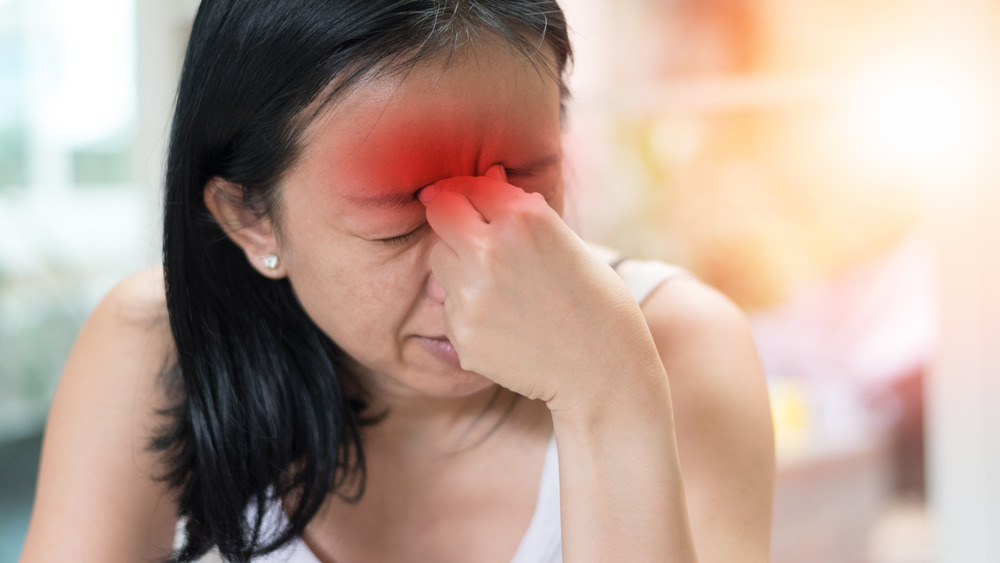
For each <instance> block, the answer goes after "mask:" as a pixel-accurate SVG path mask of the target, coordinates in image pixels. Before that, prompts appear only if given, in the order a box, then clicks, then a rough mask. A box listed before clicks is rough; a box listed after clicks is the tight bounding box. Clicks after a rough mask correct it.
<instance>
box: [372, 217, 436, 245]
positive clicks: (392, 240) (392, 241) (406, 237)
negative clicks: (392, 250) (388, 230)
mask: <svg viewBox="0 0 1000 563" xmlns="http://www.w3.org/2000/svg"><path fill="white" fill-rule="evenodd" d="M426 224H427V223H422V224H421V225H420V226H419V227H417V228H416V229H413V230H412V231H410V232H408V233H405V234H402V235H399V236H395V237H389V238H381V239H377V240H378V241H379V242H381V243H382V244H384V245H386V246H402V245H404V244H406V243H407V242H409V241H410V239H412V238H413V237H414V236H416V234H417V233H418V232H419V231H420V229H422V228H423V227H424V225H426Z"/></svg>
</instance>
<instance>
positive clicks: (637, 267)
mask: <svg viewBox="0 0 1000 563" xmlns="http://www.w3.org/2000/svg"><path fill="white" fill-rule="evenodd" d="M594 251H595V252H596V253H597V254H598V255H599V256H601V257H602V258H603V259H604V260H605V261H606V262H607V263H609V264H611V265H613V266H614V267H615V270H616V271H617V272H618V274H619V275H620V276H621V277H622V279H623V280H624V281H625V285H627V286H628V288H629V290H630V291H631V292H632V295H633V296H634V297H635V300H636V301H637V302H639V303H642V302H643V301H645V300H646V298H647V297H649V295H650V294H651V293H653V290H655V289H656V288H657V287H659V286H660V284H662V283H663V282H664V281H666V280H667V279H669V278H672V277H675V276H678V275H684V274H686V273H687V271H686V270H684V269H682V268H679V267H677V266H672V265H670V264H665V263H663V262H658V261H655V260H621V259H620V258H619V256H618V255H617V254H616V253H614V252H613V251H609V250H607V249H604V248H601V247H594ZM269 512H270V511H269ZM273 513H275V514H280V515H282V517H283V515H284V512H282V511H281V510H276V511H273ZM283 524H284V523H283V522H275V525H276V527H275V528H273V529H278V528H279V527H281V526H282V525H283ZM178 530H181V531H183V528H181V527H178ZM175 543H176V542H175ZM200 561H201V562H202V563H216V562H222V559H221V558H220V557H219V555H218V552H217V551H216V550H212V551H211V552H209V553H208V554H207V555H205V556H204V557H202V558H201V559H200ZM254 561H255V562H256V563H320V561H319V559H317V558H316V556H315V555H314V554H313V553H312V551H310V550H309V546H307V545H306V543H305V542H304V541H302V540H301V539H299V540H296V541H294V542H292V543H290V544H288V545H286V546H285V547H284V548H282V549H279V550H278V551H276V552H274V553H271V554H268V555H266V556H262V557H258V558H256V559H254ZM511 563H562V531H561V528H560V518H559V459H558V456H557V455H556V440H555V436H553V437H552V439H551V440H549V446H548V449H547V450H546V452H545V462H544V464H543V465H542V478H541V482H540V483H539V484H538V500H537V501H536V503H535V513H534V515H533V516H532V517H531V523H530V524H528V530H527V531H526V532H525V533H524V536H523V537H522V538H521V543H520V545H519V546H518V548H517V551H516V552H515V553H514V558H513V559H511Z"/></svg>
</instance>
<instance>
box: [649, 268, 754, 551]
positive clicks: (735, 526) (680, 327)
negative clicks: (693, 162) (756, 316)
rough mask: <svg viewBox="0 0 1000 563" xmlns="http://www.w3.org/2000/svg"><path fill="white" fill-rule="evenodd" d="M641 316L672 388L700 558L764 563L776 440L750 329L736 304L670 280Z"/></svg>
mask: <svg viewBox="0 0 1000 563" xmlns="http://www.w3.org/2000/svg"><path fill="white" fill-rule="evenodd" d="M642 309H643V313H644V314H645V315H646V320H647V323H648V325H649V327H650V332H651V333H652V335H653V339H654V341H655V342H656V345H657V349H658V350H659V352H660V357H661V359H662V361H663V365H664V367H665V368H666V371H667V377H668V379H669V382H670V397H671V403H672V408H673V413H674V419H675V428H676V434H677V447H678V453H679V455H680V460H681V469H682V471H683V477H684V489H685V494H686V496H687V500H688V509H689V514H690V517H691V525H692V531H693V533H694V534H695V540H696V543H697V545H698V546H699V559H700V560H701V561H717V560H718V561H722V560H727V557H728V556H731V554H732V553H743V554H745V555H746V556H747V557H746V559H745V560H746V561H766V560H767V559H768V553H769V541H770V521H771V503H772V496H773V488H774V441H773V433H772V426H771V416H770V406H769V402H768V396H767V386H766V382H765V378H764V374H763V371H762V368H761V366H760V362H759V360H758V357H757V352H756V348H755V346H754V342H753V337H752V334H751V332H750V327H749V323H748V322H747V320H746V318H745V316H744V315H743V313H742V312H741V311H740V309H739V308H738V307H737V306H736V305H735V304H734V303H732V302H731V301H730V300H729V299H728V298H726V297H725V296H724V295H722V294H721V293H720V292H718V291H717V290H715V289H713V288H711V287H709V286H707V285H705V284H704V283H702V282H700V281H698V280H697V279H695V278H693V277H687V276H684V277H677V278H672V279H670V280H669V281H667V282H665V283H664V284H663V285H661V286H660V287H659V288H658V289H657V290H656V291H655V292H654V293H653V294H652V295H651V296H650V297H649V298H648V299H647V300H646V301H645V302H644V303H643V307H642ZM727 554H728V555H727Z"/></svg>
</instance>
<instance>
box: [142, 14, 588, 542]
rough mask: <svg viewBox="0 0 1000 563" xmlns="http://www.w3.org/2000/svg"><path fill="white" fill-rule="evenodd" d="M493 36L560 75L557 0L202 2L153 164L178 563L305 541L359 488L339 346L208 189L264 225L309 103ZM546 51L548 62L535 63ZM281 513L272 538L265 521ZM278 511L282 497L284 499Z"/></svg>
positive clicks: (354, 422) (565, 43) (159, 441)
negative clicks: (318, 519) (227, 220)
mask: <svg viewBox="0 0 1000 563" xmlns="http://www.w3.org/2000/svg"><path fill="white" fill-rule="evenodd" d="M484 36H492V37H494V38H497V39H500V40H501V41H502V43H503V44H505V45H508V46H510V47H513V48H515V49H517V50H518V51H519V52H520V53H522V54H523V55H524V56H527V57H529V58H531V59H532V60H533V61H534V62H535V63H536V66H539V67H541V66H545V67H546V68H549V66H550V65H553V63H554V65H553V68H551V69H550V70H551V71H553V72H554V73H555V78H556V79H557V80H558V81H559V84H560V88H561V91H562V92H563V94H564V95H565V88H564V86H563V84H564V83H563V80H562V75H563V73H564V71H565V68H566V65H567V63H568V61H569V59H570V58H571V49H570V43H569V38H568V32H567V26H566V21H565V18H564V16H563V14H562V11H561V10H560V8H559V6H558V5H557V4H556V2H555V0H203V2H202V3H201V5H200V6H199V9H198V12H197V15H196V17H195V20H194V25H193V29H192V32H191V38H190V41H189V44H188V48H187V53H186V56H185V59H184V66H183V70H182V73H181V80H180V85H179V87H178V92H177V102H176V109H175V113H174V120H173V125H172V130H171V133H170V148H169V154H168V158H167V171H166V190H165V216H164V239H163V264H164V277H165V284H166V292H167V309H168V313H169V319H170V328H171V332H172V334H173V338H174V342H175V345H176V350H177V360H176V364H175V365H173V366H171V368H170V369H169V370H166V371H165V381H166V383H167V384H168V385H169V386H170V387H169V388H170V389H171V393H172V397H173V398H174V399H175V403H174V405H175V406H174V407H172V408H171V409H170V410H168V411H166V412H165V414H166V415H167V417H166V421H167V422H166V423H165V424H164V426H163V427H162V428H161V429H160V431H159V432H158V433H157V435H156V437H155V438H154V440H153V442H152V445H151V447H152V448H153V449H154V450H155V451H159V452H161V454H162V455H163V459H164V464H165V465H164V467H165V471H164V474H163V475H162V476H160V477H161V478H162V479H164V480H165V481H166V482H168V483H169V484H170V486H171V487H173V488H174V489H176V490H177V491H178V494H179V512H180V514H179V515H180V516H181V517H183V518H184V519H185V532H186V533H185V538H186V539H185V543H184V544H183V545H182V546H180V547H179V549H178V550H177V551H176V552H174V553H173V555H172V557H173V558H174V559H175V560H179V561H190V560H193V559H197V558H198V557H200V556H201V555H203V554H204V553H206V552H207V551H208V550H209V549H211V548H212V547H213V546H218V548H219V551H220V553H221V555H222V556H223V557H224V558H226V559H227V560H231V561H249V560H250V559H251V558H252V557H254V556H257V555H261V554H265V553H268V552H271V551H274V550H275V549H278V548H280V547H281V546H283V545H284V544H286V543H287V542H289V541H291V540H292V539H293V538H295V537H296V536H299V535H301V534H302V532H303V530H304V529H305V526H306V524H308V522H309V521H310V520H311V519H312V518H313V516H314V515H315V514H316V512H317V511H318V510H319V508H320V506H321V505H322V504H323V502H324V501H325V500H326V499H327V498H328V497H329V495H330V494H336V495H339V496H340V497H342V498H344V499H346V500H349V501H356V500H358V499H360V497H361V494H362V493H363V490H364V479H365V456H364V451H363V448H362V443H361V428H362V426H363V425H364V424H366V422H370V421H366V420H365V419H364V418H363V413H364V411H365V408H366V401H365V398H364V396H363V395H362V394H361V393H360V392H359V390H358V385H357V383H356V382H355V381H354V380H353V378H352V376H351V374H350V373H348V371H347V370H346V369H345V367H344V363H343V362H342V357H343V352H342V351H341V350H340V349H339V348H338V347H337V345H336V344H335V343H334V342H332V341H331V340H330V339H329V337H327V336H326V334H325V333H323V332H322V331H321V330H320V329H319V328H318V327H317V326H316V325H315V324H314V323H313V322H312V320H311V319H310V318H309V317H308V315H307V314H306V313H305V311H304V310H303V309H302V307H301V305H300V304H299V302H298V299H297V298H296V296H295V293H294V291H293V290H292V287H291V285H290V284H289V283H288V282H287V280H278V281H275V280H270V279H268V278H265V277H264V276H261V275H260V274H258V273H257V272H256V271H255V270H254V269H253V268H252V267H251V266H250V265H249V264H248V262H247V259H246V257H245V256H244V254H243V252H242V251H241V250H240V248H239V247H238V246H237V245H236V244H235V243H233V242H232V241H231V240H229V239H228V238H227V237H226V235H225V234H224V233H223V231H222V229H221V228H220V226H219V225H218V223H217V222H216V221H215V219H214V218H213V217H212V216H211V214H210V213H209V212H208V210H207V209H206V206H205V204H204V199H203V193H204V189H205V185H206V183H207V182H209V180H210V179H212V178H214V177H219V178H222V179H223V180H226V181H228V182H231V183H233V184H235V185H239V186H241V187H242V189H243V194H244V203H245V204H246V205H247V207H248V208H249V209H251V210H255V211H256V212H258V213H259V214H261V215H275V210H276V209H277V207H280V192H279V190H278V186H279V182H280V180H281V178H282V175H283V174H284V173H285V172H287V170H288V169H289V168H290V167H291V166H292V165H293V164H294V162H295V160H296V158H297V157H298V156H299V152H300V150H301V147H300V144H299V143H300V137H301V136H302V132H303V130H304V128H305V127H306V126H308V124H309V122H310V121H311V120H312V118H314V117H315V115H316V112H317V110H316V108H317V107H319V108H322V107H323V106H324V105H326V103H328V102H330V101H331V100H334V99H335V98H336V97H337V96H338V95H339V94H340V93H342V92H344V91H345V90H346V89H348V88H350V87H351V85H352V84H354V83H356V81H357V80H358V79H359V78H360V77H363V76H366V75H368V74H370V73H373V72H381V71H383V70H386V69H388V70H392V69H401V68H405V67H406V66H407V65H413V64H417V63H418V62H420V61H424V60H427V59H428V58H429V57H431V56H434V55H437V54H448V55H449V56H450V55H451V54H454V53H455V52H457V50H459V49H461V48H463V46H465V45H466V44H469V43H476V42H477V41H478V39H479V38H481V37H484ZM543 40H544V42H545V44H547V45H549V47H550V48H551V50H552V51H553V52H554V54H555V60H554V61H550V60H548V59H545V58H544V57H543V56H542V55H541V51H539V46H540V45H541V44H542V41H543ZM281 500H284V501H286V505H285V508H286V509H290V513H289V515H288V518H287V520H279V521H283V522H285V523H286V524H285V525H284V526H279V527H278V529H277V530H272V529H269V526H268V522H269V521H270V519H271V518H274V517H275V514H274V513H273V510H274V509H275V507H277V508H278V509H279V510H280V509H281ZM290 500H291V502H289V501H290Z"/></svg>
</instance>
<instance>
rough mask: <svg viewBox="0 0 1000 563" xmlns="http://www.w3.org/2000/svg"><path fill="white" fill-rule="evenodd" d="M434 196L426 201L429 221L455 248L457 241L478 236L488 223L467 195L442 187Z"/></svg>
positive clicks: (440, 235) (446, 241)
mask: <svg viewBox="0 0 1000 563" xmlns="http://www.w3.org/2000/svg"><path fill="white" fill-rule="evenodd" d="M435 186H437V184H435ZM421 193H423V192H421ZM432 197H433V200H431V201H429V202H427V203H426V206H427V223H428V224H429V225H430V226H431V229H433V230H434V232H435V233H437V235H438V236H439V237H440V238H441V240H443V241H444V242H445V244H447V245H448V246H451V247H452V248H455V246H456V244H455V243H456V242H457V241H459V240H463V239H467V238H469V237H474V236H476V235H477V234H479V233H480V232H481V231H482V228H483V227H484V226H485V225H486V221H485V219H483V216H482V215H481V214H480V213H479V211H478V210H477V209H476V208H475V207H474V206H473V205H472V202H471V201H469V198H467V197H466V196H465V195H463V194H461V193H458V192H455V191H452V190H448V189H442V190H440V191H439V192H438V193H437V194H434V195H433V196H432Z"/></svg>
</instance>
